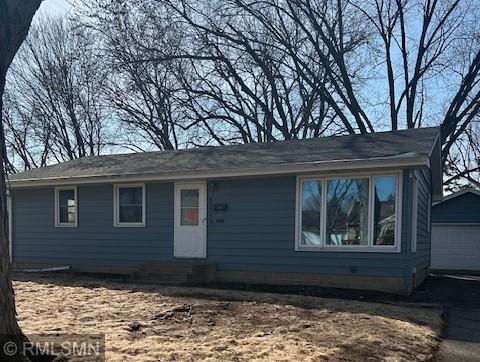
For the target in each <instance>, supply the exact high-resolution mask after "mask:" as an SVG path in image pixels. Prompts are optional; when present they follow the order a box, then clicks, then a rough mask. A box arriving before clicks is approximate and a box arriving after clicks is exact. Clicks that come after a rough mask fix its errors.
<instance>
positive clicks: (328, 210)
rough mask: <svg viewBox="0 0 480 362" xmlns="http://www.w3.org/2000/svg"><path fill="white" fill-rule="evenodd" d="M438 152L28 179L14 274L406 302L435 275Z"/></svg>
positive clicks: (170, 154) (278, 152)
mask: <svg viewBox="0 0 480 362" xmlns="http://www.w3.org/2000/svg"><path fill="white" fill-rule="evenodd" d="M439 142H440V139H439V129H438V128H424V129H416V130H404V131H393V132H383V133H374V134H364V135H351V136H342V137H323V138H316V139H309V140H295V141H285V142H275V143H257V144H247V145H237V146H222V147H205V148H196V149H189V150H180V151H162V152H151V153H139V154H124V155H109V156H97V157H86V158H83V159H78V160H74V161H70V162H65V163H61V164H58V165H53V166H48V167H43V168H39V169H35V170H31V171H27V172H23V173H19V174H16V175H13V176H12V177H11V178H10V189H11V195H12V202H11V207H12V208H13V210H12V213H13V228H12V230H13V235H12V236H13V262H14V266H15V267H16V268H27V267H28V268H32V267H49V266H70V267H72V269H73V270H78V271H90V272H120V273H130V272H132V271H134V270H136V269H137V268H139V267H142V265H143V268H144V270H145V265H152V268H153V267H154V265H161V264H162V263H163V264H165V265H170V264H175V263H181V262H182V261H183V263H186V261H185V260H184V259H187V261H188V260H190V262H192V263H193V262H195V261H196V262H203V263H208V264H211V265H214V266H215V267H216V279H217V280H218V281H221V282H241V283H270V284H298V285H306V284H314V285H323V286H334V287H344V288H360V289H373V290H381V291H388V292H393V293H403V294H408V293H410V292H411V291H412V289H413V288H414V287H415V286H416V285H418V284H419V283H420V282H421V281H422V280H423V279H424V278H425V277H426V275H427V273H428V271H429V267H430V234H429V232H430V227H429V220H428V215H429V211H430V207H429V205H430V204H431V202H430V200H431V197H433V198H434V199H437V200H438V199H441V196H442V180H441V175H442V170H441V158H440V152H441V149H440V143H439ZM177 265H178V264H177ZM147 269H148V268H147Z"/></svg>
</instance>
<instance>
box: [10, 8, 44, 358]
mask: <svg viewBox="0 0 480 362" xmlns="http://www.w3.org/2000/svg"><path fill="white" fill-rule="evenodd" d="M40 2H41V0H0V120H1V119H2V118H3V92H4V90H5V79H6V75H7V70H8V68H9V66H10V64H11V63H12V60H13V58H14V56H15V54H16V53H17V51H18V48H20V45H21V44H22V42H23V41H24V40H25V38H26V36H27V34H28V29H29V28H30V23H31V22H32V18H33V15H34V14H35V12H36V11H37V9H38V7H39V6H40ZM5 151H6V147H5V133H4V129H3V120H2V121H1V122H0V361H24V360H28V359H27V358H26V357H22V355H20V354H19V353H17V354H16V355H13V356H10V355H8V352H9V351H8V350H5V349H4V344H5V342H7V341H12V342H16V343H17V345H18V343H21V342H23V341H26V337H25V336H24V335H23V333H22V331H21V329H20V327H19V325H18V323H17V315H16V311H15V299H14V293H13V287H12V281H11V268H10V253H9V240H8V239H9V237H8V236H9V232H8V215H7V187H6V181H5V160H6V158H7V157H6V152H5Z"/></svg>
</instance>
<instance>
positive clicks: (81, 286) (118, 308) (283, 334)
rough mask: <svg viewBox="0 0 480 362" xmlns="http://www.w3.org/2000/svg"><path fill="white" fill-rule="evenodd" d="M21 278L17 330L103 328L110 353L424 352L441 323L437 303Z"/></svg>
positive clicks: (124, 356) (378, 355)
mask: <svg viewBox="0 0 480 362" xmlns="http://www.w3.org/2000/svg"><path fill="white" fill-rule="evenodd" d="M28 278H29V279H30V281H29V280H28V279H27V277H22V276H21V277H20V278H19V280H17V281H15V282H14V287H15V291H16V300H17V306H18V314H19V318H20V323H21V326H22V327H23V329H24V332H25V333H26V334H27V335H28V334H41V333H49V332H50V333H52V332H59V331H60V332H65V333H79V334H88V333H92V334H94V333H105V334H106V348H107V360H109V361H125V360H128V361H130V360H139V361H157V360H167V361H168V360H176V361H178V360H181V361H193V360H200V359H202V360H205V359H207V360H213V361H215V360H217V361H227V360H228V361H230V360H243V361H245V360H276V361H287V360H305V361H308V360H310V361H313V360H321V359H336V360H338V359H341V360H351V361H353V360H365V359H368V358H370V359H371V360H385V359H389V360H396V361H398V360H429V359H431V358H432V355H433V353H434V351H435V349H436V348H437V345H438V336H439V333H440V327H441V316H440V315H441V310H440V309H439V308H435V307H423V308H419V307H412V306H401V305H390V304H377V303H367V302H356V301H345V300H337V299H324V298H316V297H304V296H292V295H278V294H267V293H252V292H239V291H225V290H213V289H201V288H183V287H166V286H150V285H136V284H123V283H114V282H107V281H101V280H100V281H98V280H92V279H84V280H78V277H76V278H75V280H74V279H73V277H67V278H54V279H47V278H38V277H35V278H34V277H33V276H28ZM32 278H34V279H32Z"/></svg>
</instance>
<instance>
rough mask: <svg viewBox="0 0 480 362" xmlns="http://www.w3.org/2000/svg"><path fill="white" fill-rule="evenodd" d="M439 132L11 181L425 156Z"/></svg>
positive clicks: (177, 158) (293, 144) (245, 148)
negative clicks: (406, 155)
mask: <svg viewBox="0 0 480 362" xmlns="http://www.w3.org/2000/svg"><path fill="white" fill-rule="evenodd" d="M438 134H439V128H436V127H435V128H421V129H412V130H400V131H389V132H377V133H369V134H361V135H348V136H332V137H320V138H314V139H306V140H293V141H282V142H272V143H251V144H244V145H233V146H212V147H201V148H194V149H187V150H177V151H157V152H145V153H131V154H116V155H105V156H91V157H84V158H81V159H77V160H73V161H68V162H63V163H59V164H56V165H52V166H46V167H41V168H37V169H33V170H29V171H25V172H21V173H18V174H15V175H12V176H11V177H10V181H13V182H15V181H27V180H46V179H54V178H76V177H96V176H122V175H148V174H152V173H159V172H160V173H167V172H190V171H191V172H197V171H215V170H228V169H242V168H250V167H262V166H275V165H286V164H299V163H311V162H330V161H344V160H366V159H372V158H385V157H395V156H401V155H404V154H409V153H411V154H416V155H421V156H429V154H430V152H431V150H432V146H433V144H434V142H435V140H436V138H437V136H438Z"/></svg>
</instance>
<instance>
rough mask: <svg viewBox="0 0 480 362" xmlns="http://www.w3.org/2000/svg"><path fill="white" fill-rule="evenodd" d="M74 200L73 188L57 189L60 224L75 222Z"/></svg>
mask: <svg viewBox="0 0 480 362" xmlns="http://www.w3.org/2000/svg"><path fill="white" fill-rule="evenodd" d="M75 221H76V200H75V190H74V189H68V190H59V191H58V222H59V223H60V224H75Z"/></svg>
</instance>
